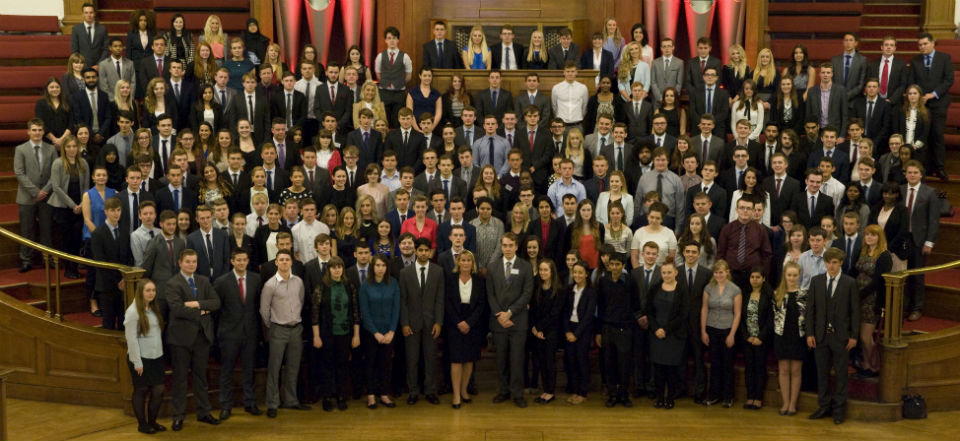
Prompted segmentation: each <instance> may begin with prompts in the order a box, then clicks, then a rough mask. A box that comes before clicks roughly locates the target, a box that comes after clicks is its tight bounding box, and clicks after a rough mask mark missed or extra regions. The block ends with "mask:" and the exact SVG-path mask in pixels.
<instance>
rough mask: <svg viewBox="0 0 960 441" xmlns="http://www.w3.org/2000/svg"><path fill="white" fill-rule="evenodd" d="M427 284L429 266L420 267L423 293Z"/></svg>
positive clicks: (421, 291) (421, 290)
mask: <svg viewBox="0 0 960 441" xmlns="http://www.w3.org/2000/svg"><path fill="white" fill-rule="evenodd" d="M426 286H427V267H425V266H421V267H420V294H423V290H424V288H426Z"/></svg>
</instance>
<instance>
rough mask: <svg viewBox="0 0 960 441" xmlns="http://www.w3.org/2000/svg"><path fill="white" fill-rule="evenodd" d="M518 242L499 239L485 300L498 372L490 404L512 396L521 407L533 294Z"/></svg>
mask: <svg viewBox="0 0 960 441" xmlns="http://www.w3.org/2000/svg"><path fill="white" fill-rule="evenodd" d="M519 242H520V241H519V239H518V238H517V236H516V235H515V234H513V233H512V232H507V233H506V234H504V235H503V237H502V238H501V239H500V250H501V253H502V257H501V258H499V259H497V258H494V259H492V260H491V261H490V263H489V264H488V265H487V301H488V302H489V303H490V330H491V331H492V332H493V341H494V345H496V348H497V371H498V372H499V373H500V390H499V393H497V395H496V396H495V397H494V398H493V402H494V403H501V402H503V401H506V400H507V399H509V398H511V397H513V402H514V403H516V405H517V406H518V407H521V408H522V407H526V406H527V402H526V400H524V399H523V354H524V345H525V342H526V340H527V331H528V329H529V328H530V326H529V323H528V321H527V320H528V316H529V304H530V297H531V296H532V295H533V268H532V267H531V266H530V263H529V262H527V261H526V260H523V259H518V258H517V248H518V247H519Z"/></svg>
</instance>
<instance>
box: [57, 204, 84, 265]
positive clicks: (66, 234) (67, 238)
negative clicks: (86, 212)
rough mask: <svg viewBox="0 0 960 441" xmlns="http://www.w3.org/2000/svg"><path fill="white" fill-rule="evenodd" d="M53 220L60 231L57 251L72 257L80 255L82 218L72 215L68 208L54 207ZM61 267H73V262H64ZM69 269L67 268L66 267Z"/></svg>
mask: <svg viewBox="0 0 960 441" xmlns="http://www.w3.org/2000/svg"><path fill="white" fill-rule="evenodd" d="M53 219H54V221H55V223H56V225H57V230H59V231H60V234H61V237H60V241H59V243H57V247H56V248H57V249H58V250H60V251H63V252H65V253H68V254H73V255H74V256H78V255H80V244H81V243H82V237H83V235H82V234H81V232H82V231H83V230H82V227H81V226H82V225H83V216H81V215H79V214H74V213H73V210H71V209H69V208H59V207H54V209H53ZM63 265H73V262H69V261H65V262H64V264H63ZM68 268H69V266H68Z"/></svg>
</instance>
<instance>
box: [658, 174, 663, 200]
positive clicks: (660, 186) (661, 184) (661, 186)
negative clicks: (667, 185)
mask: <svg viewBox="0 0 960 441" xmlns="http://www.w3.org/2000/svg"><path fill="white" fill-rule="evenodd" d="M657 193H660V194H661V195H662V194H663V173H657Z"/></svg>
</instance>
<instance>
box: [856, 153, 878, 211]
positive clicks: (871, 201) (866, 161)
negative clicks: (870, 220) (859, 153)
mask: <svg viewBox="0 0 960 441" xmlns="http://www.w3.org/2000/svg"><path fill="white" fill-rule="evenodd" d="M856 167H857V171H858V172H859V173H860V180H859V181H857V182H856V183H857V185H859V186H860V194H861V195H863V200H865V201H867V206H868V207H871V208H872V207H874V206H875V205H877V204H879V203H880V202H881V201H883V190H882V188H883V184H881V183H880V181H878V180H877V179H875V178H874V175H875V174H876V173H877V162H876V161H874V160H873V158H860V160H859V161H858V164H857V165H856Z"/></svg>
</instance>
